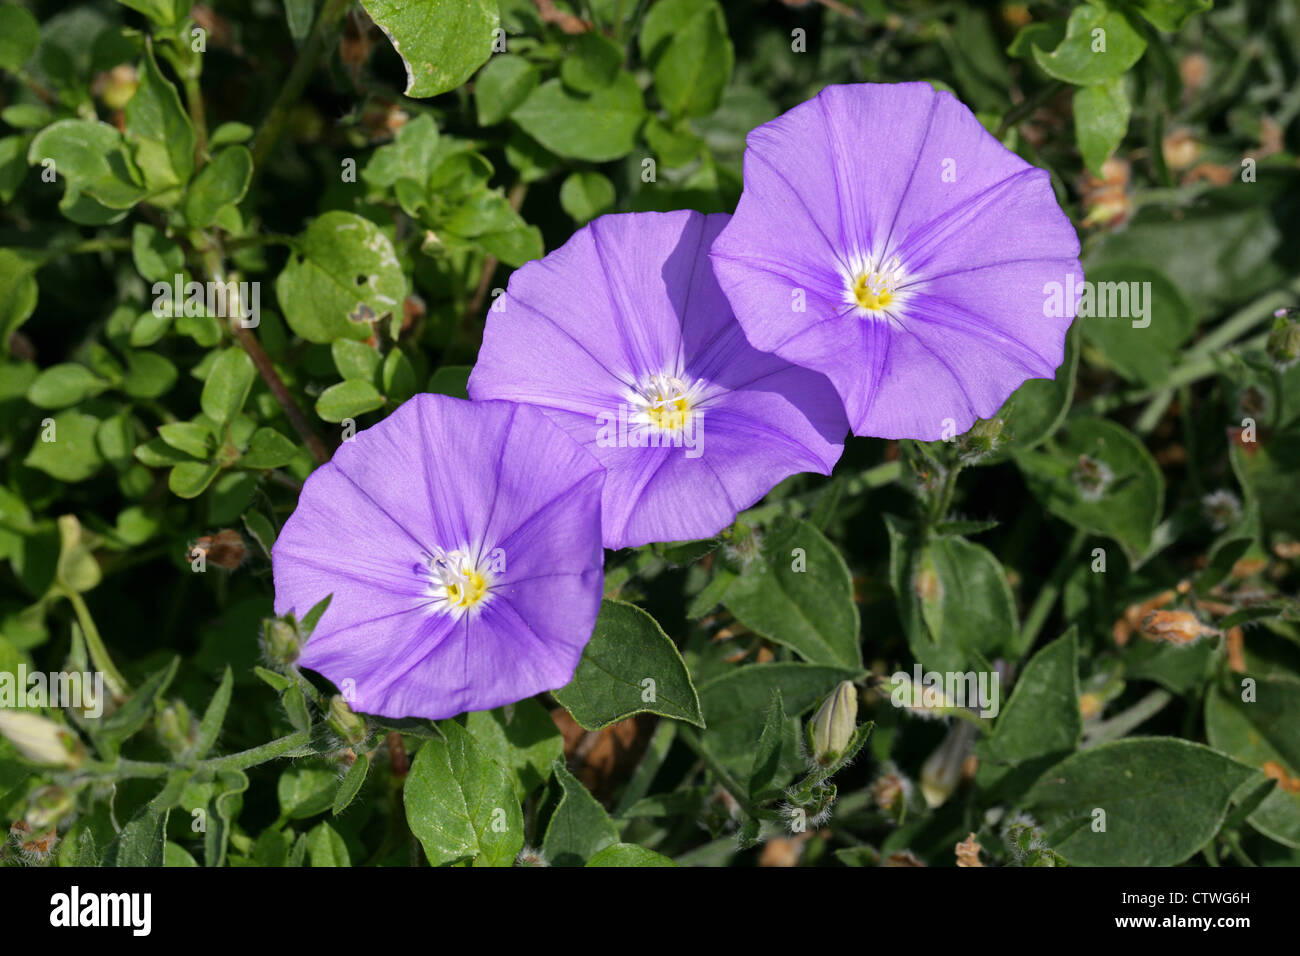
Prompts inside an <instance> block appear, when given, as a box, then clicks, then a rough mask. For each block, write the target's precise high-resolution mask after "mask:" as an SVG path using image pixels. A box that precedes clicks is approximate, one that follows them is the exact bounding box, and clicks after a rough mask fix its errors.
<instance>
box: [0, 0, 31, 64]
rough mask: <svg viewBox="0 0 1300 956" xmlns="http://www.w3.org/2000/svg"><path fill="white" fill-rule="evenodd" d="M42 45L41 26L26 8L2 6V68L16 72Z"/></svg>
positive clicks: (0, 14) (0, 18) (0, 32)
mask: <svg viewBox="0 0 1300 956" xmlns="http://www.w3.org/2000/svg"><path fill="white" fill-rule="evenodd" d="M40 43H41V26H40V24H39V23H37V22H36V18H35V17H33V16H32V15H31V14H30V13H28V12H27V11H26V10H25V9H24V8H22V7H20V6H18V5H17V4H13V3H5V4H0V68H3V69H6V70H11V71H16V70H18V69H19V68H20V67H22V65H23V64H24V63H26V62H27V61H28V60H30V59H31V58H32V54H33V53H35V52H36V48H37V47H38V46H40Z"/></svg>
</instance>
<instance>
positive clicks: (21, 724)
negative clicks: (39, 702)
mask: <svg viewBox="0 0 1300 956" xmlns="http://www.w3.org/2000/svg"><path fill="white" fill-rule="evenodd" d="M0 735H2V736H4V737H6V738H8V740H9V742H10V743H12V744H13V745H14V746H15V747H17V748H18V752H19V753H20V754H22V755H23V756H24V757H26V758H27V759H28V760H31V761H34V762H35V763H40V764H47V765H52V766H58V765H62V766H65V767H72V768H76V767H79V766H80V765H81V761H82V760H83V759H85V756H86V751H85V748H84V747H83V746H82V744H81V741H80V740H78V739H77V737H76V736H75V735H74V734H73V733H72V732H71V731H69V730H67V729H65V728H64V727H63V726H62V725H60V724H56V723H55V722H54V721H52V720H49V719H47V718H45V717H42V716H40V715H39V714H33V713H28V712H26V711H21V710H0Z"/></svg>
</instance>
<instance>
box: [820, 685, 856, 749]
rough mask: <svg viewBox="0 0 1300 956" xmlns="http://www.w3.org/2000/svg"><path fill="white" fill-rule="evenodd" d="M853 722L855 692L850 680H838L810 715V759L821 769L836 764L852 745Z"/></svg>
mask: <svg viewBox="0 0 1300 956" xmlns="http://www.w3.org/2000/svg"><path fill="white" fill-rule="evenodd" d="M857 721H858V689H857V688H856V687H854V686H853V682H852V681H847V680H844V681H840V683H839V686H838V687H836V688H835V690H834V692H833V693H832V694H831V695H830V696H829V697H827V698H826V700H825V701H824V702H823V703H822V705H821V707H820V708H818V710H817V713H816V714H814V715H813V721H812V744H813V758H814V759H815V760H816V761H817V762H818V763H819V764H821V765H822V766H823V767H829V766H830V765H831V764H833V763H835V762H836V761H838V760H839V759H840V758H841V757H842V756H843V755H844V752H845V751H846V750H847V749H848V747H849V744H850V743H852V742H853V734H854V732H855V731H856V730H857V727H858V723H857Z"/></svg>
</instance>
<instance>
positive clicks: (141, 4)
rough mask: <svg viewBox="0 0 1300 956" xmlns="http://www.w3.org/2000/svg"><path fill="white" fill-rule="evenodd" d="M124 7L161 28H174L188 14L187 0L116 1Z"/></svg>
mask: <svg viewBox="0 0 1300 956" xmlns="http://www.w3.org/2000/svg"><path fill="white" fill-rule="evenodd" d="M118 2H119V3H121V4H122V6H124V7H130V8H131V9H132V10H139V11H140V12H141V13H143V14H144V15H145V16H146V17H148V18H149V19H150V20H152V21H153V22H154V23H156V24H158V25H159V26H162V27H170V26H175V25H176V24H178V23H180V22H181V21H182V20H183V19H185V15H186V14H187V13H188V12H189V9H190V8H189V3H188V0H118Z"/></svg>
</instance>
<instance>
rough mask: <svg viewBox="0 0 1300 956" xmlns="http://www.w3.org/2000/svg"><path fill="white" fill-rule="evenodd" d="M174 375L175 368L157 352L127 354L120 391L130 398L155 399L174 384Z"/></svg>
mask: <svg viewBox="0 0 1300 956" xmlns="http://www.w3.org/2000/svg"><path fill="white" fill-rule="evenodd" d="M176 375H177V373H176V366H175V365H173V364H172V363H171V362H170V361H168V360H167V359H165V358H163V357H162V356H161V355H159V354H158V353H157V352H143V351H133V352H128V353H127V356H126V375H125V376H123V378H122V391H124V392H126V394H128V395H130V396H131V397H132V398H157V397H158V396H160V395H165V394H166V393H167V392H168V391H170V390H171V387H172V386H173V385H175V384H176Z"/></svg>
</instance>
